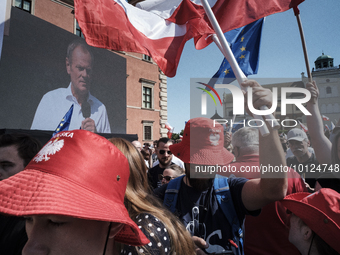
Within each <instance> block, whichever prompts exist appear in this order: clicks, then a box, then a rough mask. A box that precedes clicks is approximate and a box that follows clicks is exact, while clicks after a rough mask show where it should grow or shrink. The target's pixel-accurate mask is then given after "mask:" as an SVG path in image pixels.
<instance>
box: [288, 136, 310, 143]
mask: <svg viewBox="0 0 340 255" xmlns="http://www.w3.org/2000/svg"><path fill="white" fill-rule="evenodd" d="M305 139H306V138H303V137H300V136H296V137H291V138H289V139H288V140H287V141H291V140H294V141H298V142H302V141H303V140H305Z"/></svg>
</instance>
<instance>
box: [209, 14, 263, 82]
mask: <svg viewBox="0 0 340 255" xmlns="http://www.w3.org/2000/svg"><path fill="white" fill-rule="evenodd" d="M263 21H264V18H262V19H259V20H257V21H254V22H253V23H250V24H248V25H246V26H244V27H241V28H237V29H234V30H231V31H229V32H227V33H225V34H224V36H225V37H226V39H227V41H228V42H229V44H230V48H231V50H232V52H233V54H234V56H235V59H236V61H237V63H238V65H239V66H240V68H241V70H242V71H243V73H244V74H245V75H246V76H248V75H250V74H256V73H257V69H258V63H259V53H260V42H261V33H262V26H263ZM214 78H215V79H214ZM224 78H227V79H226V82H225V81H224ZM228 78H229V79H228ZM230 78H235V75H234V72H233V70H232V69H231V67H230V64H229V63H228V61H227V60H226V59H224V60H223V62H222V64H221V66H220V69H219V70H218V71H217V73H215V75H214V76H213V79H212V80H214V84H215V83H217V84H228V83H230V82H231V81H232V79H230Z"/></svg>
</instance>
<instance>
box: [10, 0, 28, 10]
mask: <svg viewBox="0 0 340 255" xmlns="http://www.w3.org/2000/svg"><path fill="white" fill-rule="evenodd" d="M14 6H15V7H17V8H19V9H21V10H24V11H26V12H29V13H31V11H32V1H29V0H15V1H14Z"/></svg>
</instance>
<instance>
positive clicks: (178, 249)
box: [109, 138, 195, 255]
mask: <svg viewBox="0 0 340 255" xmlns="http://www.w3.org/2000/svg"><path fill="white" fill-rule="evenodd" d="M109 141H110V142H112V143H113V144H114V145H115V146H116V147H117V148H118V149H119V150H120V151H121V152H123V154H124V155H125V156H126V158H127V159H128V162H129V165H130V178H129V181H128V184H127V187H126V192H125V201H124V203H125V206H126V208H127V209H128V212H129V215H130V217H131V219H133V220H134V221H135V222H136V224H137V225H138V227H139V228H140V229H141V230H142V232H143V233H144V234H145V235H146V236H147V238H148V239H149V240H150V243H148V244H147V245H145V246H140V247H134V246H128V245H123V244H122V245H120V247H119V251H120V253H121V254H157V255H158V254H183V255H184V254H185V255H187V254H188V255H190V254H195V251H194V244H193V242H192V240H191V237H190V234H189V232H187V231H186V229H185V228H184V226H183V225H182V223H181V222H180V221H179V220H178V219H177V218H176V217H175V216H174V215H173V214H172V213H170V212H169V211H167V210H166V209H165V208H164V207H163V205H162V204H161V203H160V202H159V201H158V200H157V199H156V198H155V197H154V196H153V195H151V193H150V192H151V191H150V190H149V185H148V181H147V175H146V172H147V171H146V166H145V163H144V159H143V157H142V155H141V154H140V153H139V152H138V151H137V149H136V148H135V147H134V146H133V145H132V144H131V143H130V142H128V141H126V140H124V139H121V138H111V139H109Z"/></svg>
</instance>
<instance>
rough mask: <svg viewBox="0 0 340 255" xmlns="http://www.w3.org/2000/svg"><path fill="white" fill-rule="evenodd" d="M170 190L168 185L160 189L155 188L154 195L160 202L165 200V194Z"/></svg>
mask: <svg viewBox="0 0 340 255" xmlns="http://www.w3.org/2000/svg"><path fill="white" fill-rule="evenodd" d="M167 189H168V184H164V185H162V186H160V187H158V188H155V189H154V190H153V194H154V196H156V197H157V198H159V199H160V200H162V201H163V200H164V196H165V192H166V190H167Z"/></svg>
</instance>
